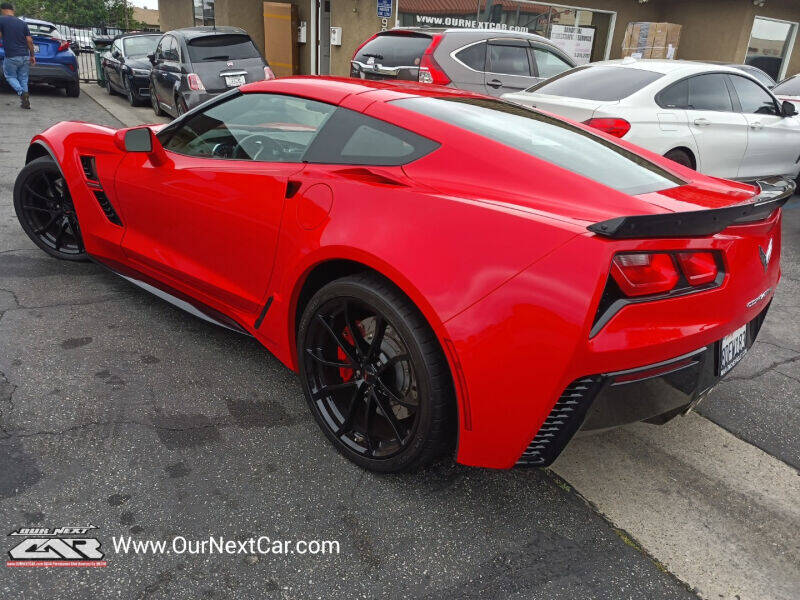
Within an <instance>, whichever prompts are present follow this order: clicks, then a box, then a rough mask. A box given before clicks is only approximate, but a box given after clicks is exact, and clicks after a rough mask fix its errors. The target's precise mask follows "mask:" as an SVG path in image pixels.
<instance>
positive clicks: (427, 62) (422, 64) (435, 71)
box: [417, 34, 450, 85]
mask: <svg viewBox="0 0 800 600" xmlns="http://www.w3.org/2000/svg"><path fill="white" fill-rule="evenodd" d="M442 39H444V38H443V36H442V35H441V34H437V35H434V36H433V40H432V41H431V43H430V46H428V47H427V48H426V49H425V53H424V54H423V55H422V59H421V60H420V61H419V76H418V77H417V79H418V81H419V82H420V83H435V84H436V85H447V84H449V83H450V78H449V77H448V76H447V75H446V74H445V72H444V71H443V70H442V67H440V66H439V63H437V62H436V59H435V58H433V53H434V51H435V50H436V47H437V46H438V45H439V44H441V43H442Z"/></svg>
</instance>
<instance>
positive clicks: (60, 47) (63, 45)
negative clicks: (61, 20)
mask: <svg viewBox="0 0 800 600" xmlns="http://www.w3.org/2000/svg"><path fill="white" fill-rule="evenodd" d="M68 49H69V40H64V41H63V42H61V43H60V44H59V45H58V51H59V52H65V51H66V50H68Z"/></svg>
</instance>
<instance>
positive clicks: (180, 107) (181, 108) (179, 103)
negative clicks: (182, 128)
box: [175, 96, 189, 117]
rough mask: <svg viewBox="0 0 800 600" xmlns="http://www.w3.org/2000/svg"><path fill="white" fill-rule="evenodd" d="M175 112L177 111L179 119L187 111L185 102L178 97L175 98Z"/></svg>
mask: <svg viewBox="0 0 800 600" xmlns="http://www.w3.org/2000/svg"><path fill="white" fill-rule="evenodd" d="M175 110H177V111H178V116H179V117H180V116H181V115H183V114H186V113H187V112H188V111H189V107H188V106H186V101H185V100H184V99H183V98H181V97H180V96H176V97H175Z"/></svg>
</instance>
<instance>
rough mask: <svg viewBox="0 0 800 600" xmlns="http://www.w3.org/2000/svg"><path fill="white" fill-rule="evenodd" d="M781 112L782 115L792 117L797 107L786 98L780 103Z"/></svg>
mask: <svg viewBox="0 0 800 600" xmlns="http://www.w3.org/2000/svg"><path fill="white" fill-rule="evenodd" d="M781 114H782V115H783V116H784V117H793V116H795V115H796V114H797V109H796V108H795V106H794V104H792V103H791V102H789V101H788V100H784V101H783V104H781Z"/></svg>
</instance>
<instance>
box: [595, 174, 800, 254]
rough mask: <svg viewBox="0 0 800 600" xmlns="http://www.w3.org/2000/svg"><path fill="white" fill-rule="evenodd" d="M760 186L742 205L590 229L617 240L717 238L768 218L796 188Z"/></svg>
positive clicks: (770, 182)
mask: <svg viewBox="0 0 800 600" xmlns="http://www.w3.org/2000/svg"><path fill="white" fill-rule="evenodd" d="M756 185H757V186H758V188H759V192H758V194H757V195H756V196H754V197H753V198H752V199H751V200H749V201H747V202H744V203H742V204H734V205H733V206H726V207H725V208H711V209H708V210H695V211H690V212H677V213H664V214H658V215H634V216H632V217H616V218H614V219H609V220H607V221H601V222H599V223H594V224H592V225H589V226H588V227H587V229H588V230H589V231H591V232H592V233H596V234H597V235H601V236H603V237H607V238H612V239H615V240H623V239H633V238H664V237H667V238H669V237H699V236H706V235H714V234H715V233H719V232H720V231H722V230H723V229H725V228H726V227H729V226H730V225H733V224H734V223H748V222H752V221H760V220H761V219H765V218H767V217H768V216H769V215H770V214H771V213H772V211H774V210H775V209H776V208H780V207H781V206H783V205H784V204H785V203H786V201H787V200H789V198H791V196H792V194H794V191H795V187H796V184H795V182H794V181H791V180H788V179H783V178H771V179H764V180H758V181H756Z"/></svg>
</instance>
